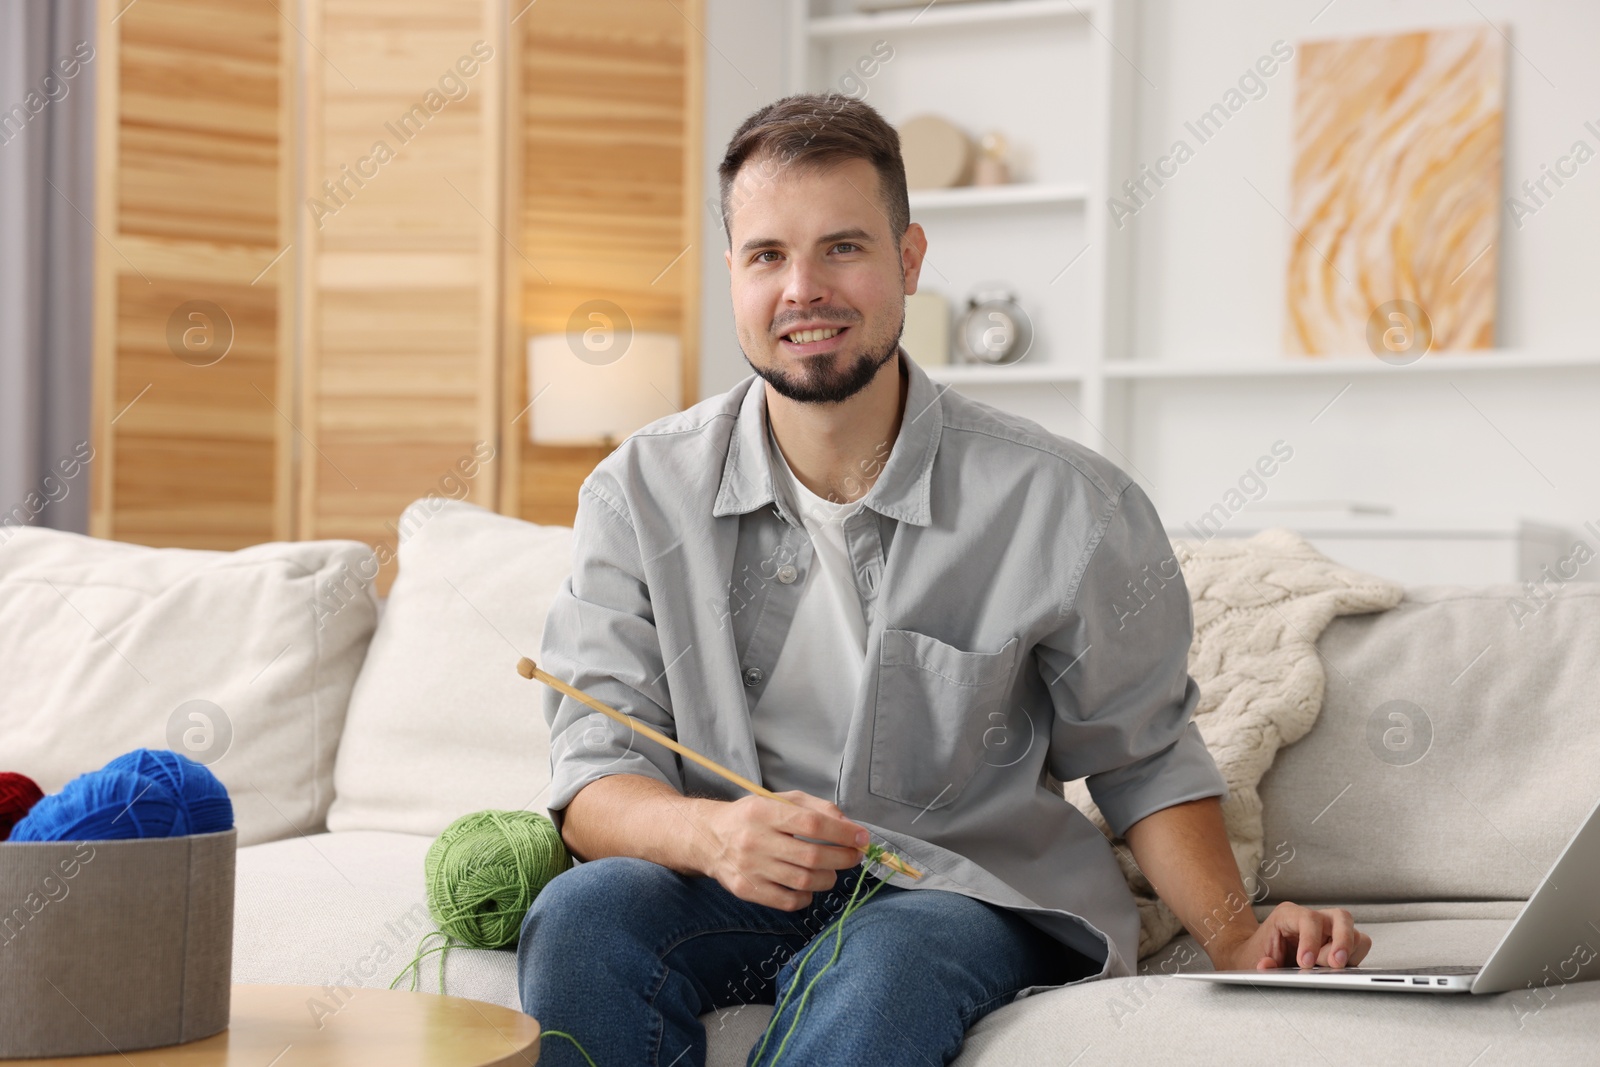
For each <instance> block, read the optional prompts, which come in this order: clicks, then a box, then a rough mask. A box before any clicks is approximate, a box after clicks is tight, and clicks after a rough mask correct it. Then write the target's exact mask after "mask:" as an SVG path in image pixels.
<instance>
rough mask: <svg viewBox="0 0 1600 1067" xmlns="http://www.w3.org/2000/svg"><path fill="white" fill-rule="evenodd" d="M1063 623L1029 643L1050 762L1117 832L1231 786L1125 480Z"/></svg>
mask: <svg viewBox="0 0 1600 1067" xmlns="http://www.w3.org/2000/svg"><path fill="white" fill-rule="evenodd" d="M1089 552H1090V555H1089V559H1088V562H1087V563H1086V564H1085V565H1084V567H1083V572H1082V575H1081V576H1080V577H1079V579H1078V582H1077V586H1076V589H1075V590H1069V591H1068V594H1067V598H1066V602H1065V606H1064V608H1063V611H1062V615H1061V618H1060V623H1061V625H1060V626H1059V627H1057V628H1056V629H1055V630H1054V631H1053V632H1052V633H1050V634H1049V635H1048V636H1047V637H1046V638H1045V639H1044V640H1042V641H1041V642H1039V644H1038V645H1037V646H1036V653H1037V661H1038V664H1039V670H1040V673H1041V675H1042V676H1043V679H1044V682H1045V684H1046V685H1047V686H1048V687H1049V689H1050V695H1051V699H1052V702H1053V704H1054V709H1055V719H1054V723H1053V725H1052V727H1051V733H1050V752H1049V756H1048V760H1047V765H1048V768H1049V771H1050V773H1051V774H1052V775H1054V776H1055V777H1056V778H1058V779H1060V780H1061V781H1063V782H1070V781H1073V780H1075V779H1078V778H1085V779H1086V781H1085V784H1086V785H1087V786H1088V789H1089V794H1090V796H1092V797H1093V798H1094V802H1095V804H1096V805H1097V806H1098V807H1099V808H1100V812H1101V814H1103V815H1104V816H1105V819H1106V823H1107V825H1108V826H1110V828H1111V831H1112V833H1113V834H1115V835H1116V836H1117V837H1121V836H1123V834H1124V832H1125V831H1126V830H1127V829H1128V827H1130V826H1132V825H1133V824H1134V823H1136V822H1138V821H1139V820H1140V819H1142V818H1144V817H1145V816H1146V815H1149V814H1150V813H1152V812H1155V811H1159V810H1161V809H1162V808H1165V807H1170V806H1171V805H1173V804H1180V803H1183V802H1184V801H1188V800H1198V799H1199V798H1201V797H1207V796H1220V797H1226V796H1227V795H1228V785H1227V781H1226V780H1225V779H1224V778H1223V776H1222V773H1221V771H1219V770H1218V769H1217V765H1216V762H1215V761H1214V760H1213V759H1212V757H1211V753H1210V752H1209V751H1208V750H1207V749H1206V745H1205V741H1204V740H1203V739H1202V738H1201V736H1200V729H1199V727H1197V726H1196V725H1195V724H1194V722H1193V713H1194V708H1195V705H1196V704H1197V703H1199V700H1200V687H1199V686H1198V685H1197V684H1196V683H1195V680H1194V679H1193V678H1192V677H1190V675H1189V669H1188V654H1189V644H1190V642H1191V641H1192V640H1193V636H1194V619H1193V612H1192V609H1191V608H1190V604H1189V593H1188V589H1187V587H1186V586H1185V584H1184V581H1183V573H1182V570H1181V569H1180V568H1179V566H1178V561H1177V558H1176V556H1175V555H1174V552H1173V548H1172V544H1171V542H1170V541H1169V540H1168V539H1167V535H1166V531H1165V530H1164V529H1163V528H1162V525H1161V521H1160V518H1159V517H1158V516H1157V514H1156V509H1155V506H1154V505H1153V504H1152V503H1151V502H1150V498H1149V497H1148V496H1146V495H1145V492H1144V490H1142V489H1141V488H1140V487H1139V486H1138V484H1137V483H1135V482H1132V481H1130V482H1128V484H1127V486H1126V488H1124V489H1123V491H1122V493H1121V495H1120V496H1119V497H1118V498H1117V500H1116V503H1115V505H1114V507H1113V510H1112V512H1111V514H1110V516H1109V517H1108V518H1107V519H1106V520H1105V524H1104V530H1103V532H1102V534H1101V536H1100V538H1099V541H1098V542H1097V543H1095V544H1094V545H1093V546H1092V547H1091V548H1090V550H1089Z"/></svg>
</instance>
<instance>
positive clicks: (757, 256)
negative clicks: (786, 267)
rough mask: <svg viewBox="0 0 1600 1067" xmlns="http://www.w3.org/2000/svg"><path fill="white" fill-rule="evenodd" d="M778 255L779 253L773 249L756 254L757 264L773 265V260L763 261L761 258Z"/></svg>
mask: <svg viewBox="0 0 1600 1067" xmlns="http://www.w3.org/2000/svg"><path fill="white" fill-rule="evenodd" d="M777 254H778V253H777V252H774V251H772V250H771V249H768V250H767V251H765V252H757V253H756V262H757V263H771V262H772V260H770V259H762V258H761V257H762V256H775V255H777Z"/></svg>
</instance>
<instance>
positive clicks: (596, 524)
mask: <svg viewBox="0 0 1600 1067" xmlns="http://www.w3.org/2000/svg"><path fill="white" fill-rule="evenodd" d="M592 483H593V478H592V477H591V479H590V480H588V481H585V482H584V483H583V485H582V487H581V488H580V489H579V491H578V512H577V517H576V518H575V519H574V521H573V548H572V573H571V574H570V575H569V576H568V577H567V578H566V580H565V581H563V582H562V584H561V587H560V589H559V590H558V591H557V593H556V596H555V599H554V600H553V602H552V603H551V605H550V610H549V614H548V615H546V617H545V625H544V636H543V638H542V640H541V642H540V652H539V666H540V667H542V668H543V669H544V670H546V671H549V672H550V673H551V674H553V675H555V676H556V677H557V678H559V679H561V680H562V681H565V682H567V683H568V684H570V685H572V686H573V687H574V688H576V689H579V690H582V691H583V692H585V693H587V694H588V695H589V696H591V697H594V698H595V699H596V700H598V701H600V702H601V703H603V704H606V705H608V706H609V707H612V708H614V709H616V710H617V711H620V712H622V713H624V714H626V715H629V716H632V717H633V718H635V719H638V720H639V721H641V722H644V723H647V724H648V725H650V726H653V727H655V728H656V729H657V730H660V731H661V732H662V733H664V734H666V735H667V736H668V737H672V738H676V737H677V731H676V729H675V726H674V722H673V717H672V710H671V709H672V702H671V699H670V696H669V695H668V691H667V682H666V670H665V668H664V666H663V665H662V654H661V643H660V640H659V638H658V637H657V634H656V625H655V616H654V612H653V610H652V608H651V603H650V590H649V587H648V586H647V585H646V583H645V578H644V567H643V565H642V563H641V561H640V553H639V541H638V537H637V536H636V534H635V533H634V529H633V527H632V526H631V525H630V523H629V521H628V518H627V515H626V514H625V512H624V510H623V508H622V507H621V506H620V505H618V504H615V503H613V502H611V501H610V500H609V499H607V496H606V495H605V493H604V490H603V489H601V488H597V487H596V486H595V485H594V484H592ZM543 688H544V694H543V700H544V705H543V710H544V718H545V722H546V723H547V724H548V725H549V727H550V798H549V801H548V804H547V807H548V808H549V811H550V817H551V820H552V821H553V822H554V823H555V825H556V828H557V829H558V830H559V829H560V828H561V825H562V822H563V821H564V818H565V815H566V811H565V809H566V806H567V804H568V803H570V802H571V800H572V798H573V797H574V796H576V795H577V794H578V791H579V790H581V789H582V788H583V787H584V786H586V785H588V784H589V783H590V782H593V781H595V780H596V779H599V778H604V777H605V776H606V775H609V774H641V775H645V776H647V777H651V778H656V779H659V780H661V781H663V782H665V783H667V784H668V785H670V786H672V787H673V788H674V789H676V790H677V791H678V792H680V793H681V792H683V771H682V767H681V766H680V764H679V762H678V756H677V753H675V752H673V751H672V750H671V749H669V748H667V747H666V746H665V745H662V744H660V743H658V742H656V741H652V740H650V739H649V738H647V737H644V736H642V735H640V734H638V733H636V732H635V731H634V730H633V729H631V728H630V727H627V726H625V725H623V724H622V723H619V722H617V721H616V720H615V719H613V718H611V717H610V716H609V715H603V714H601V713H600V712H598V711H595V710H594V709H593V708H591V707H589V706H588V705H587V704H584V703H583V702H582V701H580V700H576V699H574V698H573V697H571V696H568V695H567V694H565V693H562V692H561V691H560V690H558V689H556V688H554V687H552V686H544V687H543Z"/></svg>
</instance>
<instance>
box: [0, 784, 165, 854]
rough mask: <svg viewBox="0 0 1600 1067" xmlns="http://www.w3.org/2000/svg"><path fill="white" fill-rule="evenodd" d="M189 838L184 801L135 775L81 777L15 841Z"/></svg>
mask: <svg viewBox="0 0 1600 1067" xmlns="http://www.w3.org/2000/svg"><path fill="white" fill-rule="evenodd" d="M188 832H189V816H188V813H187V812H185V811H184V807H183V801H182V800H180V799H179V797H178V795H177V794H176V793H174V792H173V791H172V790H171V789H168V788H167V787H166V786H164V785H162V784H161V783H160V782H158V781H155V780H154V779H151V778H146V777H145V776H144V775H142V774H134V773H133V772H132V771H104V770H101V771H90V772H89V773H88V774H80V775H78V777H76V778H74V779H73V780H72V781H70V782H68V783H67V784H66V786H65V787H64V788H63V789H62V790H61V792H59V793H52V794H50V795H49V796H47V797H45V798H44V799H43V800H41V801H39V803H37V804H35V805H34V806H33V809H32V810H31V811H29V812H28V814H27V816H26V817H25V818H24V819H23V820H22V821H21V822H19V823H17V825H16V826H15V827H13V828H12V831H11V840H12V841H117V840H123V839H126V838H135V837H173V836H176V835H181V834H186V833H188Z"/></svg>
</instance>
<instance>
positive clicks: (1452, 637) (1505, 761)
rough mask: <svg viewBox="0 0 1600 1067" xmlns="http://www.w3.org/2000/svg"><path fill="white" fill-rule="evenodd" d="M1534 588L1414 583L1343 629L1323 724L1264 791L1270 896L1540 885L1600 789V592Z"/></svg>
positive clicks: (1280, 765) (1331, 638)
mask: <svg viewBox="0 0 1600 1067" xmlns="http://www.w3.org/2000/svg"><path fill="white" fill-rule="evenodd" d="M1525 592H1526V591H1525V590H1524V589H1523V588H1522V587H1520V586H1515V585H1498V586H1480V587H1473V588H1466V587H1457V586H1413V587H1411V588H1409V589H1408V590H1407V592H1406V597H1405V599H1404V600H1403V601H1401V603H1400V605H1399V606H1398V607H1396V608H1394V609H1393V610H1391V611H1388V612H1386V613H1384V614H1381V615H1361V616H1353V617H1349V618H1341V619H1336V620H1334V621H1333V622H1332V623H1331V624H1329V626H1328V628H1327V629H1326V630H1325V631H1324V632H1323V634H1322V637H1321V639H1320V640H1319V641H1318V643H1317V647H1318V649H1319V650H1320V651H1321V653H1322V656H1323V660H1324V662H1325V663H1326V664H1327V668H1328V669H1327V690H1326V695H1325V697H1324V702H1323V708H1322V715H1321V717H1320V718H1319V720H1318V722H1317V726H1316V729H1314V730H1312V732H1311V733H1310V734H1309V735H1307V736H1306V737H1305V738H1304V739H1303V740H1301V741H1299V742H1298V743H1296V744H1294V745H1292V746H1290V747H1288V748H1286V749H1284V750H1283V751H1281V752H1280V753H1279V754H1278V758H1277V761H1276V762H1275V763H1274V764H1273V766H1272V769H1271V770H1269V771H1268V772H1267V773H1266V775H1265V776H1264V777H1263V778H1262V781H1261V799H1262V807H1263V810H1264V817H1265V830H1266V842H1267V851H1268V853H1269V854H1272V853H1274V852H1275V851H1276V853H1277V854H1278V855H1279V857H1280V860H1282V861H1281V862H1279V863H1277V864H1276V865H1275V869H1274V870H1275V873H1274V874H1273V876H1272V877H1268V878H1266V879H1265V881H1266V883H1267V893H1266V894H1265V895H1264V896H1261V897H1258V899H1261V900H1264V901H1279V900H1294V901H1299V902H1303V901H1306V900H1326V899H1333V898H1338V899H1343V900H1440V899H1460V900H1472V899H1495V900H1525V899H1527V897H1529V896H1530V895H1531V894H1532V893H1533V890H1534V888H1535V886H1537V885H1538V883H1539V880H1540V879H1541V878H1543V877H1544V875H1545V873H1546V872H1547V871H1548V870H1549V868H1550V867H1551V866H1552V865H1553V864H1554V863H1555V860H1556V857H1557V856H1558V855H1559V854H1560V851H1561V848H1562V847H1563V846H1564V845H1565V844H1566V843H1567V841H1568V839H1569V838H1570V837H1571V836H1572V834H1573V833H1574V832H1575V831H1576V830H1577V828H1578V826H1579V825H1580V824H1581V823H1582V822H1583V819H1584V816H1585V815H1587V814H1588V812H1589V809H1590V808H1591V807H1592V806H1593V805H1594V803H1595V799H1596V797H1597V796H1600V730H1596V729H1595V712H1594V708H1595V699H1596V698H1595V688H1596V685H1595V678H1596V674H1595V666H1594V662H1593V661H1592V660H1591V659H1590V658H1589V657H1590V652H1591V650H1593V649H1596V648H1600V585H1597V584H1594V583H1577V582H1575V583H1571V584H1569V585H1567V586H1565V587H1563V588H1561V589H1560V591H1559V595H1557V596H1556V597H1555V599H1553V600H1551V601H1548V602H1543V603H1540V602H1538V601H1533V600H1532V599H1531V598H1529V597H1527V596H1526V595H1525ZM1283 857H1288V858H1287V859H1286V860H1285V859H1282V858H1283Z"/></svg>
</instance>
